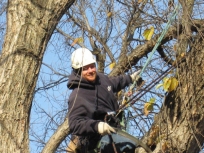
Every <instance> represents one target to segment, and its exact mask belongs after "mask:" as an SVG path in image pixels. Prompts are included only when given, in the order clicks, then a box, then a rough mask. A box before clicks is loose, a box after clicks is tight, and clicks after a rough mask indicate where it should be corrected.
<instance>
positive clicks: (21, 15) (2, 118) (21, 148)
mask: <svg viewBox="0 0 204 153" xmlns="http://www.w3.org/2000/svg"><path fill="white" fill-rule="evenodd" d="M73 2H74V1H72V0H70V1H67V0H57V1H56V0H55V1H53V0H48V1H43V0H42V1H35V0H34V1H21V0H11V1H8V5H7V29H6V35H5V38H4V45H3V49H2V54H1V59H0V63H1V68H0V74H1V77H0V78H1V79H0V82H1V86H0V93H1V94H0V99H1V102H0V135H1V138H0V144H1V147H0V152H19V153H20V152H29V148H28V142H29V138H28V129H29V117H30V110H31V104H32V100H33V93H34V89H35V86H36V81H37V78H38V73H39V70H40V66H41V63H42V58H43V54H44V51H45V48H46V45H47V43H48V41H49V39H50V37H51V35H52V33H53V30H54V29H55V27H56V25H57V23H58V21H59V20H60V19H61V17H62V15H63V14H64V12H65V11H66V10H67V9H68V8H69V7H70V5H71V4H72V3H73Z"/></svg>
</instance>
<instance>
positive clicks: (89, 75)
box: [81, 63, 96, 82]
mask: <svg viewBox="0 0 204 153" xmlns="http://www.w3.org/2000/svg"><path fill="white" fill-rule="evenodd" d="M81 75H82V77H83V78H84V79H86V80H87V81H89V82H95V80H96V65H95V63H92V64H89V65H86V66H84V67H83V68H82V72H81Z"/></svg>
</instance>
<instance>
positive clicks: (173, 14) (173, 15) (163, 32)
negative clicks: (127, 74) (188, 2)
mask: <svg viewBox="0 0 204 153" xmlns="http://www.w3.org/2000/svg"><path fill="white" fill-rule="evenodd" d="M180 7H181V5H179V4H178V5H177V6H176V7H175V9H174V11H173V13H172V15H171V17H170V19H169V21H168V22H167V25H166V27H165V28H164V30H163V31H162V33H161V35H160V37H159V38H158V40H157V42H156V45H155V46H154V48H153V50H152V51H151V53H150V56H149V57H148V59H147V61H146V63H145V65H144V66H143V68H142V70H141V72H140V74H139V76H140V77H141V75H142V73H143V72H144V70H145V69H146V67H147V66H148V64H149V62H150V60H151V58H152V56H153V54H154V53H155V52H156V49H157V48H158V46H159V45H160V44H161V41H162V39H163V38H164V35H165V34H166V32H167V30H168V29H169V27H170V25H171V23H172V21H173V20H174V18H175V17H176V15H177V14H178V10H179V9H180ZM135 86H136V81H134V82H133V84H132V85H131V86H130V90H132V89H133V88H134V87H135Z"/></svg>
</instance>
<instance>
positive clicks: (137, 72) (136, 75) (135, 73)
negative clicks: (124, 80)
mask: <svg viewBox="0 0 204 153" xmlns="http://www.w3.org/2000/svg"><path fill="white" fill-rule="evenodd" d="M140 72H141V70H139V71H136V72H134V73H133V74H131V75H130V77H131V78H132V82H134V81H138V80H139V78H140V76H139V75H140Z"/></svg>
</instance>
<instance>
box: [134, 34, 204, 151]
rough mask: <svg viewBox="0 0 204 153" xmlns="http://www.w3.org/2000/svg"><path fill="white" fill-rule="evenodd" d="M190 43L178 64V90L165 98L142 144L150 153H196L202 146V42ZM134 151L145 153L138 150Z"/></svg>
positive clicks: (203, 134) (203, 126) (203, 110)
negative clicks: (188, 48) (149, 148)
mask: <svg viewBox="0 0 204 153" xmlns="http://www.w3.org/2000/svg"><path fill="white" fill-rule="evenodd" d="M202 39H203V38H202V36H201V37H199V38H197V39H195V40H193V41H192V43H191V45H192V48H191V50H190V51H189V53H188V54H187V55H186V59H185V61H184V62H183V63H181V64H180V65H179V68H178V80H179V87H178V88H177V90H176V91H175V92H171V93H169V94H168V95H167V96H166V99H165V102H164V105H163V107H162V109H161V112H160V113H159V114H158V115H157V116H156V117H155V122H154V125H153V126H152V129H151V130H150V131H149V134H148V136H147V137H145V139H144V141H145V142H146V143H147V144H148V145H149V146H150V147H151V148H152V149H153V152H155V153H157V152H159V151H160V152H162V151H163V152H171V153H198V152H199V151H200V150H201V147H202V145H203V143H204V138H203V136H204V125H203V122H204V115H203V114H204V65H203V63H204V45H203V44H204V40H202ZM136 152H140V153H142V152H145V151H144V150H143V149H141V148H140V149H139V148H138V150H137V151H136Z"/></svg>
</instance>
